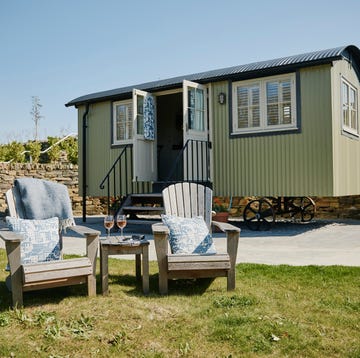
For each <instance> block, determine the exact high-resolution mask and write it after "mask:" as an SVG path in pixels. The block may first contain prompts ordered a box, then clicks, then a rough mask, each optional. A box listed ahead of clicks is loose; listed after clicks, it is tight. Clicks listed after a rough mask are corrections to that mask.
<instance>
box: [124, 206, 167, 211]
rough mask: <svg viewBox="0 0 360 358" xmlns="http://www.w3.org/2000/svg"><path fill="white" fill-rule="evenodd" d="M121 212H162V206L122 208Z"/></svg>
mask: <svg viewBox="0 0 360 358" xmlns="http://www.w3.org/2000/svg"><path fill="white" fill-rule="evenodd" d="M122 209H123V211H149V212H150V211H161V212H163V211H164V207H162V206H123V207H122Z"/></svg>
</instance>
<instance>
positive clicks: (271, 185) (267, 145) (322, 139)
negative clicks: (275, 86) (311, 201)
mask: <svg viewBox="0 0 360 358" xmlns="http://www.w3.org/2000/svg"><path fill="white" fill-rule="evenodd" d="M298 79H300V81H298V82H300V83H297V86H300V91H299V92H300V99H299V98H298V99H297V106H300V113H301V114H300V116H301V118H300V128H301V131H300V133H283V134H280V133H279V134H270V133H269V134H262V135H258V136H242V137H230V128H231V126H230V116H231V114H229V113H230V112H231V111H229V105H230V106H231V100H230V101H229V100H227V103H226V105H220V104H218V102H217V101H216V100H215V101H213V103H212V106H213V108H212V111H211V113H212V118H211V119H212V121H213V123H212V125H213V131H212V136H213V168H214V194H215V195H221V196H226V195H236V196H249V195H256V196H303V195H317V196H332V195H333V175H332V174H333V173H332V171H333V165H332V130H331V116H332V107H331V67H330V66H329V65H323V66H316V67H311V68H306V69H301V70H300V71H299V76H298ZM211 90H212V93H211V95H212V98H214V99H216V98H217V96H218V94H219V93H220V92H224V93H226V97H227V98H228V99H230V93H229V84H228V82H219V83H216V84H214V85H213V86H212V87H211Z"/></svg>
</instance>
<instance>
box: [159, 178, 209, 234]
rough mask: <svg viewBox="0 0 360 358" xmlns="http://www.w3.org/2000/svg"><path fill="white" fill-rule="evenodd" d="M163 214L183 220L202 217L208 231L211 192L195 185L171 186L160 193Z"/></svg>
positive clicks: (179, 184) (206, 188)
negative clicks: (162, 202)
mask: <svg viewBox="0 0 360 358" xmlns="http://www.w3.org/2000/svg"><path fill="white" fill-rule="evenodd" d="M162 195H163V200H164V208H165V213H166V214H167V215H175V216H179V217H184V218H192V217H194V216H202V217H203V218H204V220H205V222H206V225H207V226H208V228H209V230H210V225H211V209H212V190H211V189H210V188H208V187H206V186H204V185H201V184H196V183H177V184H171V185H169V186H168V187H167V188H165V189H164V190H163V192H162Z"/></svg>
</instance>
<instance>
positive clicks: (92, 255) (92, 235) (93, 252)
mask: <svg viewBox="0 0 360 358" xmlns="http://www.w3.org/2000/svg"><path fill="white" fill-rule="evenodd" d="M69 229H70V230H72V231H75V232H76V233H78V234H79V235H82V236H85V238H86V256H87V257H88V258H89V260H90V261H91V263H92V266H93V272H94V275H95V272H96V257H97V252H98V247H99V236H100V234H101V233H100V231H99V230H94V229H91V228H89V227H87V226H81V225H75V226H70V227H69ZM94 277H95V276H94Z"/></svg>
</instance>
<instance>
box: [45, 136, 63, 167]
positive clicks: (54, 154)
mask: <svg viewBox="0 0 360 358" xmlns="http://www.w3.org/2000/svg"><path fill="white" fill-rule="evenodd" d="M59 139H60V138H59V137H48V143H49V146H52V145H53V144H55V143H56V142H57V141H58V140H59ZM47 154H48V156H49V160H50V162H58V161H59V159H60V155H61V148H60V146H58V145H56V146H54V147H52V148H51V149H50V150H49V151H48V152H47Z"/></svg>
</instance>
